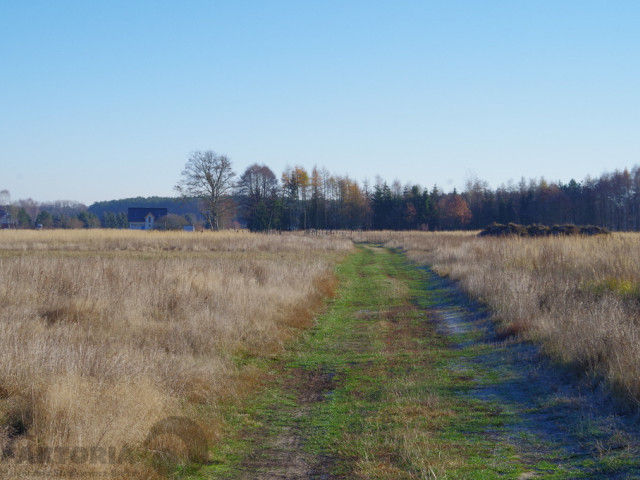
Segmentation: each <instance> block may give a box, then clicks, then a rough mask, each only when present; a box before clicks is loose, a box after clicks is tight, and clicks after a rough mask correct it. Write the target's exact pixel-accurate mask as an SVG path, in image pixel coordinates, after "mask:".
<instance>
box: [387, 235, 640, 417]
mask: <svg viewBox="0 0 640 480" xmlns="http://www.w3.org/2000/svg"><path fill="white" fill-rule="evenodd" d="M374 235H375V236H378V237H380V235H381V234H379V233H377V234H374ZM386 235H387V236H389V235H390V237H389V238H388V239H387V241H386V245H388V246H390V247H396V248H402V249H404V250H406V251H407V252H408V255H409V256H410V258H412V259H413V260H415V261H417V262H420V263H423V264H428V265H431V266H432V267H433V268H434V270H435V271H436V272H437V273H439V274H441V275H446V276H449V277H450V278H452V279H454V280H457V281H459V282H460V285H461V286H462V287H463V288H464V289H465V290H466V291H467V292H468V293H469V294H470V295H471V296H473V297H475V298H477V299H480V300H481V301H482V302H484V303H485V304H486V305H488V306H489V308H490V309H491V311H492V312H493V315H494V317H495V319H496V320H497V322H498V329H499V332H500V333H502V334H503V335H504V336H505V337H506V336H510V335H516V336H520V337H522V338H524V339H527V340H532V341H535V342H539V343H540V344H541V345H542V347H543V350H544V351H545V352H546V353H548V354H549V355H551V356H553V357H554V358H556V359H559V360H561V361H563V362H566V363H570V364H573V365H577V366H579V367H580V368H582V369H583V370H584V371H586V372H588V373H589V374H591V375H595V376H596V378H605V379H606V380H607V382H608V384H609V386H610V387H611V388H612V389H613V390H614V391H615V392H616V393H618V394H620V396H621V397H622V398H624V399H626V400H628V401H629V402H630V403H631V404H632V405H633V404H635V405H636V406H637V405H638V400H640V321H639V318H640V317H639V315H640V235H638V234H633V233H627V234H625V233H616V234H613V235H610V236H598V237H582V236H579V237H549V238H520V237H517V238H478V237H477V236H476V235H475V233H464V232H454V233H419V232H413V233H397V234H386Z"/></svg>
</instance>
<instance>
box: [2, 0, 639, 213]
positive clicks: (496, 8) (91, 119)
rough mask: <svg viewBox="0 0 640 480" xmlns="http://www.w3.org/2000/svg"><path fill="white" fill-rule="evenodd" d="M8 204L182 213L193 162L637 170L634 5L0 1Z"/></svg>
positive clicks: (417, 176)
mask: <svg viewBox="0 0 640 480" xmlns="http://www.w3.org/2000/svg"><path fill="white" fill-rule="evenodd" d="M0 62H1V63H0V190H1V189H8V190H9V191H10V192H11V196H12V200H18V199H20V198H27V197H32V198H33V199H35V200H38V201H48V200H57V199H70V200H78V201H81V202H84V203H87V204H89V203H91V202H93V201H97V200H107V199H114V198H123V197H129V196H138V195H142V196H149V195H173V190H172V189H173V185H175V183H176V182H177V180H178V179H179V177H180V172H181V170H182V167H183V166H184V163H185V162H186V160H187V158H188V155H189V152H191V151H193V150H208V149H212V150H214V151H216V152H218V153H221V154H226V155H228V156H229V157H230V158H231V160H232V162H233V165H234V168H235V169H236V171H238V173H241V172H242V171H243V170H244V169H245V168H246V167H247V166H248V165H250V164H252V163H255V162H257V163H265V164H267V165H268V166H270V167H271V168H272V169H273V170H274V172H276V174H277V175H278V176H279V175H280V174H281V172H282V170H283V169H284V168H285V167H286V166H287V165H290V166H294V165H297V164H299V165H302V166H304V167H305V168H307V169H309V170H310V169H311V168H312V167H313V166H314V165H318V166H319V167H321V166H324V167H326V168H327V169H328V170H329V171H331V172H333V173H337V174H348V175H349V176H351V177H352V178H355V179H357V180H360V181H361V180H364V179H365V178H368V179H369V180H370V181H373V180H374V178H375V176H376V175H380V176H382V177H383V178H384V179H386V180H388V181H393V180H394V179H398V180H400V181H401V182H402V183H403V184H404V183H407V182H411V183H419V184H421V185H423V186H426V187H431V186H432V185H433V184H438V186H439V187H440V188H441V189H443V190H445V191H449V190H451V189H452V188H454V187H457V188H459V189H460V188H461V187H462V186H463V185H464V181H465V179H466V178H468V177H469V176H470V175H474V174H475V175H476V176H478V177H480V178H481V179H484V180H486V181H488V182H489V184H490V185H491V186H492V187H493V188H495V187H497V186H499V185H500V184H502V183H506V182H507V181H509V180H510V179H513V180H515V181H518V180H519V179H520V178H521V177H523V176H524V177H525V178H527V179H529V178H540V177H541V176H544V177H545V178H546V179H547V180H563V181H568V180H569V179H571V178H572V177H573V178H576V179H577V180H582V179H584V177H585V176H587V175H591V176H599V175H600V174H601V173H603V172H604V171H612V170H614V169H622V168H624V167H629V168H631V167H633V166H634V165H636V164H639V163H640V2H638V1H635V0H634V1H632V0H629V1H616V0H610V1H605V0H601V1H591V0H528V1H527V0H508V1H492V0H482V1H481V0H473V1H471V0H469V1H457V0H439V1H434V0H420V1H418V0H416V1H403V0H399V1H393V2H392V1H374V0H363V1H355V0H340V1H332V0H290V1H284V0H255V1H244V0H239V1H232V0H228V1H214V0H210V1H194V0H181V1H178V0H175V1H162V0H154V1H142V0H140V1H136V0H127V1H121V0H108V1H107V0H104V1H97V0H95V1H92V0H78V1H67V0H55V1H53V0H46V1H45V0H28V1H23V0H0Z"/></svg>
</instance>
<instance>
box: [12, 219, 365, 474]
mask: <svg viewBox="0 0 640 480" xmlns="http://www.w3.org/2000/svg"><path fill="white" fill-rule="evenodd" d="M351 249H352V246H351V243H350V242H349V241H346V240H340V239H334V238H327V239H325V238H309V237H304V236H298V235H276V236H266V235H249V234H246V233H235V232H230V233H217V234H211V233H203V234H184V233H178V234H175V233H174V234H172V233H149V232H130V231H40V232H33V231H0V449H1V451H2V453H3V454H4V455H5V456H7V455H9V454H11V453H12V452H13V453H15V452H19V451H24V449H33V448H35V447H38V448H39V447H45V448H49V449H61V448H76V447H80V448H103V447H109V448H115V449H117V451H120V450H121V449H122V447H124V446H127V447H130V448H132V449H133V450H134V451H136V449H137V448H138V447H139V446H140V445H141V443H142V442H143V440H144V439H145V436H146V435H147V432H148V431H149V428H150V426H151V425H153V424H154V423H155V422H157V421H158V420H160V419H162V418H164V417H167V416H170V415H183V416H187V417H189V418H192V419H194V420H196V421H197V422H198V423H199V425H200V426H201V428H203V429H204V430H205V432H206V435H207V436H208V439H209V442H210V443H215V441H217V439H218V438H219V437H220V436H221V435H222V434H223V431H224V425H223V424H221V423H220V422H221V419H220V418H219V415H218V413H217V410H216V408H217V406H218V405H219V404H220V402H222V401H225V399H227V400H229V399H232V400H233V399H236V398H241V397H242V396H243V395H246V394H247V393H248V392H251V391H252V390H253V389H254V388H256V387H257V386H258V385H259V384H260V378H259V376H258V375H257V374H256V372H254V371H252V369H251V368H250V367H245V366H243V362H241V361H239V359H242V358H245V357H255V356H258V357H260V356H269V355H273V354H277V353H278V352H279V351H280V350H281V349H282V347H283V344H284V343H286V342H287V341H289V340H290V339H292V338H294V337H296V336H297V335H298V334H299V331H300V329H302V328H305V327H307V326H308V325H309V324H310V322H311V319H312V315H313V314H314V313H315V312H316V311H317V310H318V309H319V308H320V307H321V306H322V304H323V300H324V298H325V297H326V296H327V295H330V294H331V293H332V291H333V289H334V274H333V268H334V265H335V264H336V262H337V261H339V260H340V259H341V258H343V257H344V255H345V254H346V253H348V252H349V251H350V250H351ZM136 454H138V453H136ZM140 455H142V453H140ZM95 463H96V462H93V463H92V462H90V461H87V462H79V463H78V464H74V462H66V463H65V464H64V465H63V466H62V468H61V466H60V465H59V464H51V465H48V464H47V463H46V462H45V463H44V464H36V465H14V467H15V469H14V470H13V471H12V470H11V468H12V466H11V462H10V461H9V462H3V468H4V472H3V473H4V474H5V475H8V476H9V477H11V476H13V475H17V474H18V473H25V471H28V470H29V469H31V470H33V471H37V472H38V473H39V474H40V475H42V474H46V475H47V476H48V477H49V478H51V477H56V476H60V477H66V476H72V475H73V474H78V473H85V474H86V473H87V470H89V471H90V470H91V469H93V468H100V469H103V470H104V469H105V468H106V469H107V470H108V466H105V465H95ZM98 463H100V462H98ZM127 465H128V467H127V468H128V469H127V470H126V471H121V472H120V473H121V474H122V475H123V476H124V477H127V478H135V477H138V478H149V476H150V475H153V472H152V471H151V469H150V468H149V467H148V465H147V464H146V463H145V462H144V461H141V462H134V463H132V464H127ZM118 468H119V469H120V470H122V466H119V467H118Z"/></svg>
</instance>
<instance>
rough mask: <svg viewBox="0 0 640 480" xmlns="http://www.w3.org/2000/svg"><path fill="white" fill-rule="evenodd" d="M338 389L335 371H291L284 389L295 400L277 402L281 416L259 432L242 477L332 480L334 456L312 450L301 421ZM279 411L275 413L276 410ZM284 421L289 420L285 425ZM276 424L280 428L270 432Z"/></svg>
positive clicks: (243, 467) (252, 479) (271, 420)
mask: <svg viewBox="0 0 640 480" xmlns="http://www.w3.org/2000/svg"><path fill="white" fill-rule="evenodd" d="M334 388H335V375H334V374H333V372H330V371H327V370H323V369H317V370H312V371H309V370H305V369H302V368H294V369H292V370H291V371H290V372H288V378H287V379H286V382H285V384H284V386H283V389H284V391H286V392H291V393H292V394H293V396H294V397H295V401H294V402H292V403H283V404H280V405H274V407H276V408H278V410H279V411H278V412H277V415H274V416H273V418H267V419H266V425H267V427H268V428H265V429H263V430H262V431H261V432H259V433H258V436H257V438H255V439H254V443H255V445H256V446H257V449H256V450H255V451H254V452H253V453H252V455H251V458H248V459H246V460H245V461H244V463H243V465H242V468H241V471H242V472H243V473H242V474H241V475H240V476H239V477H238V478H240V479H242V480H332V479H333V478H334V477H333V476H332V475H330V474H329V470H330V467H331V465H332V462H331V459H329V458H325V457H322V456H317V455H313V454H311V453H308V452H307V451H306V449H305V444H306V441H307V435H306V434H305V432H304V428H303V426H302V425H301V422H302V420H303V419H304V418H306V417H308V416H309V415H310V414H311V410H312V408H313V406H314V404H316V403H317V402H322V401H324V399H325V398H326V396H327V395H329V394H330V393H331V391H332V390H333V389H334ZM274 413H275V412H274ZM283 421H284V422H285V423H284V424H283ZM269 427H270V428H271V429H273V428H274V427H276V429H277V431H276V432H273V431H269Z"/></svg>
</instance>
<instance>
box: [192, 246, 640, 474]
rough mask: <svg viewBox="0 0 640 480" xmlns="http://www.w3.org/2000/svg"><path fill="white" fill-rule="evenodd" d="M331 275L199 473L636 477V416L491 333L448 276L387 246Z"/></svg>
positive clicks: (639, 470) (589, 384)
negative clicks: (296, 334) (260, 390)
mask: <svg viewBox="0 0 640 480" xmlns="http://www.w3.org/2000/svg"><path fill="white" fill-rule="evenodd" d="M339 275H340V281H341V287H340V291H339V294H338V296H337V297H336V298H335V299H334V300H332V301H331V302H330V305H329V306H328V308H327V312H326V313H325V314H324V315H322V316H321V317H319V318H318V321H317V324H316V326H315V327H314V328H313V329H312V330H311V331H310V332H309V333H308V334H307V335H306V336H305V338H304V339H303V340H301V341H300V342H298V343H296V344H295V345H293V346H292V347H291V349H290V350H289V352H288V353H287V354H286V355H285V356H284V357H283V358H282V359H281V360H280V361H279V363H278V364H277V365H274V366H273V369H274V371H276V372H277V375H275V377H276V378H277V380H275V381H274V382H273V383H272V385H271V387H270V388H269V390H268V392H267V393H266V394H265V395H264V396H263V397H262V398H261V399H259V400H258V402H257V403H256V405H254V407H253V408H252V411H251V412H249V413H247V415H248V416H250V417H251V422H249V423H250V425H251V426H250V427H247V428H245V429H244V430H243V432H242V436H243V443H242V444H243V445H244V447H243V449H244V450H243V453H242V455H240V456H239V459H238V461H237V462H236V464H235V466H234V467H233V468H231V469H229V471H228V472H227V473H225V474H224V475H223V474H218V475H217V476H214V475H211V476H209V477H207V478H243V479H284V480H294V479H295V480H301V479H306V480H308V479H342V478H362V479H372V478H377V479H389V480H391V479H394V480H395V479H414V478H415V479H425V478H461V479H467V478H483V479H484V478H514V479H526V478H589V479H591V478H592V479H596V478H619V479H622V478H625V479H626V478H640V442H639V441H638V439H639V435H638V424H637V419H636V418H634V416H633V415H632V414H630V413H627V414H623V413H620V412H619V411H618V410H616V406H615V405H614V404H613V403H612V402H611V401H610V400H608V397H607V394H606V392H605V391H604V389H602V388H599V387H598V385H597V384H595V385H594V384H593V383H594V382H593V380H591V381H589V379H584V378H578V377H576V376H574V375H573V374H572V373H571V372H570V371H569V370H568V369H566V368H563V367H559V366H557V365H552V364H551V363H550V362H549V361H548V360H546V359H545V358H544V357H542V356H541V355H540V354H539V352H538V349H537V348H536V347H535V346H533V345H530V344H523V343H517V342H515V341H513V339H498V338H497V337H496V335H495V332H494V331H493V328H492V326H491V323H490V322H489V321H488V319H487V316H486V315H485V313H484V312H483V310H482V308H481V306H480V305H478V304H476V303H474V302H472V301H470V300H469V299H468V298H466V297H465V296H464V295H463V294H462V293H461V292H460V291H459V290H458V289H457V288H456V287H455V285H452V284H450V283H449V282H447V281H446V280H443V279H441V278H439V277H437V275H435V274H434V273H433V272H432V271H430V270H429V269H426V268H420V267H417V266H415V265H413V264H410V263H409V262H408V261H407V260H406V259H405V258H404V257H403V256H402V255H401V254H399V253H395V252H391V251H387V250H382V249H375V250H374V249H367V248H361V249H360V251H359V253H358V254H356V255H355V256H354V257H353V258H351V259H350V260H348V261H347V262H345V265H343V266H342V267H341V269H340V271H339ZM203 473H204V474H205V475H206V470H205V472H203Z"/></svg>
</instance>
